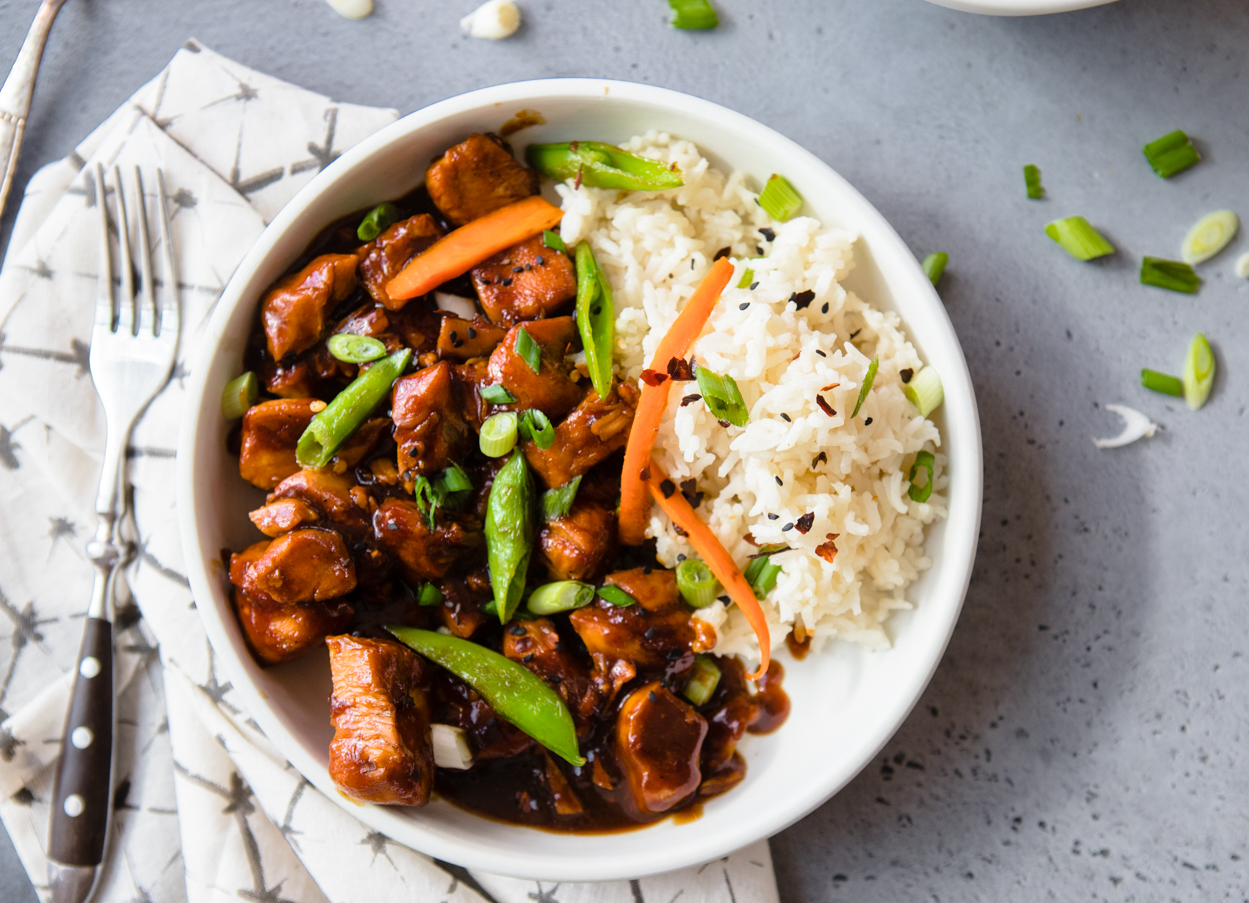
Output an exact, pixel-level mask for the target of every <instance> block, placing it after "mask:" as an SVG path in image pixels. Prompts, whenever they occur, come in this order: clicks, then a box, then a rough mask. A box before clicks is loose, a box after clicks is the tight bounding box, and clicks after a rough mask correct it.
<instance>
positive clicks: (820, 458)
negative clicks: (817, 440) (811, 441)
mask: <svg viewBox="0 0 1249 903" xmlns="http://www.w3.org/2000/svg"><path fill="white" fill-rule="evenodd" d="M827 463H828V455H827V454H826V453H825V452H820V453H819V454H818V455H816V456H815V457H814V458H812V459H811V466H812V467H815V465H817V464H827Z"/></svg>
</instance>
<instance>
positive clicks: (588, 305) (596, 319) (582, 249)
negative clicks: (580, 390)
mask: <svg viewBox="0 0 1249 903" xmlns="http://www.w3.org/2000/svg"><path fill="white" fill-rule="evenodd" d="M577 331H578V332H579V333H581V344H582V346H584V348H585V361H586V366H587V367H588V369H589V371H590V382H591V384H593V386H594V391H595V392H597V393H598V397H599V398H606V397H607V395H608V393H610V392H611V387H612V349H613V348H614V347H615V344H616V308H615V306H614V305H613V304H612V297H611V286H610V285H608V284H607V277H606V276H604V275H603V271H602V269H600V268H599V265H598V261H597V260H596V259H595V258H594V251H593V250H591V249H590V243H589V242H587V241H581V242H578V243H577Z"/></svg>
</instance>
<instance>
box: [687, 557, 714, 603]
mask: <svg viewBox="0 0 1249 903" xmlns="http://www.w3.org/2000/svg"><path fill="white" fill-rule="evenodd" d="M677 591H678V592H680V594H681V598H682V599H684V600H685V602H686V604H688V605H689V606H690V607H691V608H706V607H707V606H708V605H710V604H711V603H712V602H714V601H716V596H718V595H719V594H720V583H719V581H718V580H716V578H715V576H714V575H713V574H712V573H711V570H710V568H708V567H707V565H705V564H704V563H703V562H702V561H701V560H700V559H698V558H686V559H685V560H684V561H682V562H681V563H680V564H678V565H677Z"/></svg>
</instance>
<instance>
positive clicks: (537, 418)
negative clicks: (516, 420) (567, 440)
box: [520, 408, 555, 449]
mask: <svg viewBox="0 0 1249 903" xmlns="http://www.w3.org/2000/svg"><path fill="white" fill-rule="evenodd" d="M520 433H521V436H522V438H525V439H532V440H533V444H534V445H536V446H538V448H542V449H547V448H550V447H551V444H552V443H553V442H554V441H555V427H553V426H552V425H551V420H550V418H549V417H547V416H546V414H543V413H542V412H541V411H539V410H538V409H537V408H532V409H530V410H528V411H525V412H524V413H523V414H521V415H520Z"/></svg>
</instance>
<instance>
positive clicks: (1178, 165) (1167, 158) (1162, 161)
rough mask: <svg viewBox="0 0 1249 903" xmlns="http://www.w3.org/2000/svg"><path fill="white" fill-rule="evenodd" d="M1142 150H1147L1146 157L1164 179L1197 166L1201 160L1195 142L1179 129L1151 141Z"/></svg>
mask: <svg viewBox="0 0 1249 903" xmlns="http://www.w3.org/2000/svg"><path fill="white" fill-rule="evenodd" d="M1141 150H1143V151H1144V152H1145V159H1146V160H1148V161H1149V165H1150V166H1151V167H1153V170H1154V172H1156V173H1157V174H1158V175H1160V176H1162V177H1163V178H1164V179H1169V178H1171V177H1172V176H1173V175H1175V174H1176V173H1180V172H1183V171H1184V170H1186V169H1188V168H1189V167H1190V166H1196V165H1197V163H1198V162H1199V161H1200V160H1201V155H1200V154H1198V153H1197V148H1195V147H1193V142H1192V141H1191V140H1190V139H1189V137H1188V135H1186V134H1184V132H1183V131H1181V130H1179V129H1176V130H1175V131H1174V132H1171V133H1169V134H1166V135H1163V136H1162V137H1161V138H1158V139H1156V140H1154V141H1151V142H1149V143H1148V144H1146V145H1145V146H1144V147H1143V148H1141Z"/></svg>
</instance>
